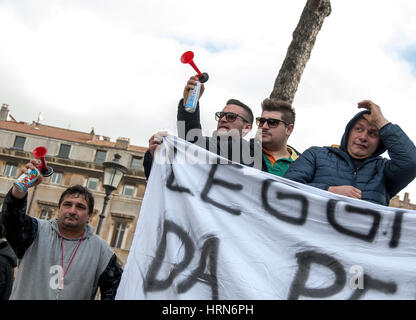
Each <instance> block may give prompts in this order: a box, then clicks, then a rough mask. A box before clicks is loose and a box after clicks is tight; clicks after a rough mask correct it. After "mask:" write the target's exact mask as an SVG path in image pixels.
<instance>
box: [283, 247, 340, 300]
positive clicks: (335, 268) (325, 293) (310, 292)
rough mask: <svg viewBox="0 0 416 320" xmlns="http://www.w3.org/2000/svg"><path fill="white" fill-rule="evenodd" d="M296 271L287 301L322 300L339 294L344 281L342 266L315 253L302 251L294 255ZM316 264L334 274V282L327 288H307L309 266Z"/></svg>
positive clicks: (325, 256) (329, 257) (324, 255)
mask: <svg viewBox="0 0 416 320" xmlns="http://www.w3.org/2000/svg"><path fill="white" fill-rule="evenodd" d="M296 257H297V260H298V271H297V272H296V275H295V279H294V280H293V282H292V285H291V287H290V292H289V297H288V299H289V300H297V299H298V298H299V297H300V296H304V297H312V298H324V297H329V296H332V295H334V294H336V293H338V292H340V291H341V290H342V289H343V288H344V286H345V281H346V274H345V271H344V268H343V267H342V265H341V264H340V263H339V262H338V261H337V260H336V259H334V258H332V257H331V256H329V255H326V254H323V253H318V252H315V251H304V252H299V253H297V254H296ZM312 263H316V264H320V265H322V266H324V267H327V268H328V269H330V270H331V271H332V272H333V273H334V274H335V282H334V283H333V284H332V285H331V286H329V287H327V288H320V289H315V288H307V287H306V281H307V280H308V277H309V272H310V269H311V264H312Z"/></svg>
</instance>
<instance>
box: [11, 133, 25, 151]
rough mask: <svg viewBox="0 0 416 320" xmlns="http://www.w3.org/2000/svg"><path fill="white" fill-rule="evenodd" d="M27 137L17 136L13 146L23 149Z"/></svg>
mask: <svg viewBox="0 0 416 320" xmlns="http://www.w3.org/2000/svg"><path fill="white" fill-rule="evenodd" d="M25 141H26V138H25V137H19V136H16V138H15V139H14V144H13V148H14V149H18V150H23V146H24V145H25Z"/></svg>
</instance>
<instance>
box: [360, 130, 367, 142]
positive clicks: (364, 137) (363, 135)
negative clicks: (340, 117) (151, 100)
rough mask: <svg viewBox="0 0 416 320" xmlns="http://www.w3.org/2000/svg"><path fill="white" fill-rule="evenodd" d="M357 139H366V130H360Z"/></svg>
mask: <svg viewBox="0 0 416 320" xmlns="http://www.w3.org/2000/svg"><path fill="white" fill-rule="evenodd" d="M358 139H360V140H361V141H367V140H368V132H367V131H363V132H361V133H360V135H359V136H358Z"/></svg>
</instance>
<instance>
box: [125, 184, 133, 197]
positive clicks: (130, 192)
mask: <svg viewBox="0 0 416 320" xmlns="http://www.w3.org/2000/svg"><path fill="white" fill-rule="evenodd" d="M123 194H124V195H125V196H133V195H134V186H132V185H130V184H125V185H124V190H123Z"/></svg>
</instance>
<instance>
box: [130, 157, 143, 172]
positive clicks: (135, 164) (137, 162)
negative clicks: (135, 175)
mask: <svg viewBox="0 0 416 320" xmlns="http://www.w3.org/2000/svg"><path fill="white" fill-rule="evenodd" d="M141 167H142V158H139V157H133V158H132V159H131V164H130V168H132V169H135V170H138V169H140V168H141Z"/></svg>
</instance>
